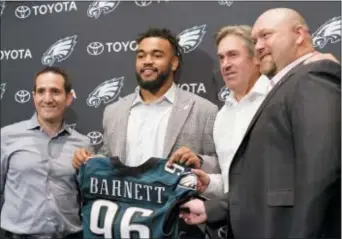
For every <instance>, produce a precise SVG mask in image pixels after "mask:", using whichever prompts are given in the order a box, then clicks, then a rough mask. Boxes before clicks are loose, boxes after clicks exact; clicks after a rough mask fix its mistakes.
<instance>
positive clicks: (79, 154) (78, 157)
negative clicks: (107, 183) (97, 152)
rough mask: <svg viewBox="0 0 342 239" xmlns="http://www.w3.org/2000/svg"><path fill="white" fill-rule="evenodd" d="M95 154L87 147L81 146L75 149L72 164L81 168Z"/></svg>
mask: <svg viewBox="0 0 342 239" xmlns="http://www.w3.org/2000/svg"><path fill="white" fill-rule="evenodd" d="M92 156H93V154H92V153H91V152H89V150H87V149H85V148H79V149H77V150H76V151H75V153H74V155H73V158H72V166H73V167H74V168H75V169H79V168H80V167H81V166H82V165H83V164H84V163H85V162H87V160H88V159H89V158H90V157H92Z"/></svg>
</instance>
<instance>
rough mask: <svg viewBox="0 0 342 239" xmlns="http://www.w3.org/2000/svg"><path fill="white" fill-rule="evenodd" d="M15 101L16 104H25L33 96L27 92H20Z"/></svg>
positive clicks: (15, 96) (16, 94)
mask: <svg viewBox="0 0 342 239" xmlns="http://www.w3.org/2000/svg"><path fill="white" fill-rule="evenodd" d="M14 99H15V101H16V102H18V103H21V104H24V103H26V102H28V101H29V100H30V99H31V94H30V92H28V91H27V90H19V91H17V93H15V95H14Z"/></svg>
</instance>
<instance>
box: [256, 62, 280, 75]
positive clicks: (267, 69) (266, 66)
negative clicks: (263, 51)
mask: <svg viewBox="0 0 342 239" xmlns="http://www.w3.org/2000/svg"><path fill="white" fill-rule="evenodd" d="M260 72H261V73H262V74H264V75H266V76H267V77H268V78H269V79H271V78H273V76H275V75H276V73H277V66H276V64H275V63H274V61H273V60H270V61H268V62H264V63H261V65H260Z"/></svg>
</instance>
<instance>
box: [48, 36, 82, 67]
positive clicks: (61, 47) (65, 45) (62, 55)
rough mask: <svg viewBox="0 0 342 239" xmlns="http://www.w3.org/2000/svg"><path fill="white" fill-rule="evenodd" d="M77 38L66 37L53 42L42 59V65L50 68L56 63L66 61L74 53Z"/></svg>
mask: <svg viewBox="0 0 342 239" xmlns="http://www.w3.org/2000/svg"><path fill="white" fill-rule="evenodd" d="M76 38H77V36H76V35H74V36H68V37H65V38H63V39H60V40H58V41H57V42H55V43H54V44H53V45H52V46H51V47H50V48H49V49H48V50H47V51H46V52H44V54H43V57H42V64H43V65H49V66H52V65H53V64H54V63H55V62H56V61H58V62H61V61H64V60H65V59H67V58H68V57H69V56H70V55H71V53H72V52H73V51H74V47H75V45H76Z"/></svg>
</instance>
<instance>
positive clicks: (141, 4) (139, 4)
mask: <svg viewBox="0 0 342 239" xmlns="http://www.w3.org/2000/svg"><path fill="white" fill-rule="evenodd" d="M151 3H152V1H151V0H150V1H137V0H136V1H135V4H136V5H137V6H139V7H147V6H148V5H150V4H151Z"/></svg>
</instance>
